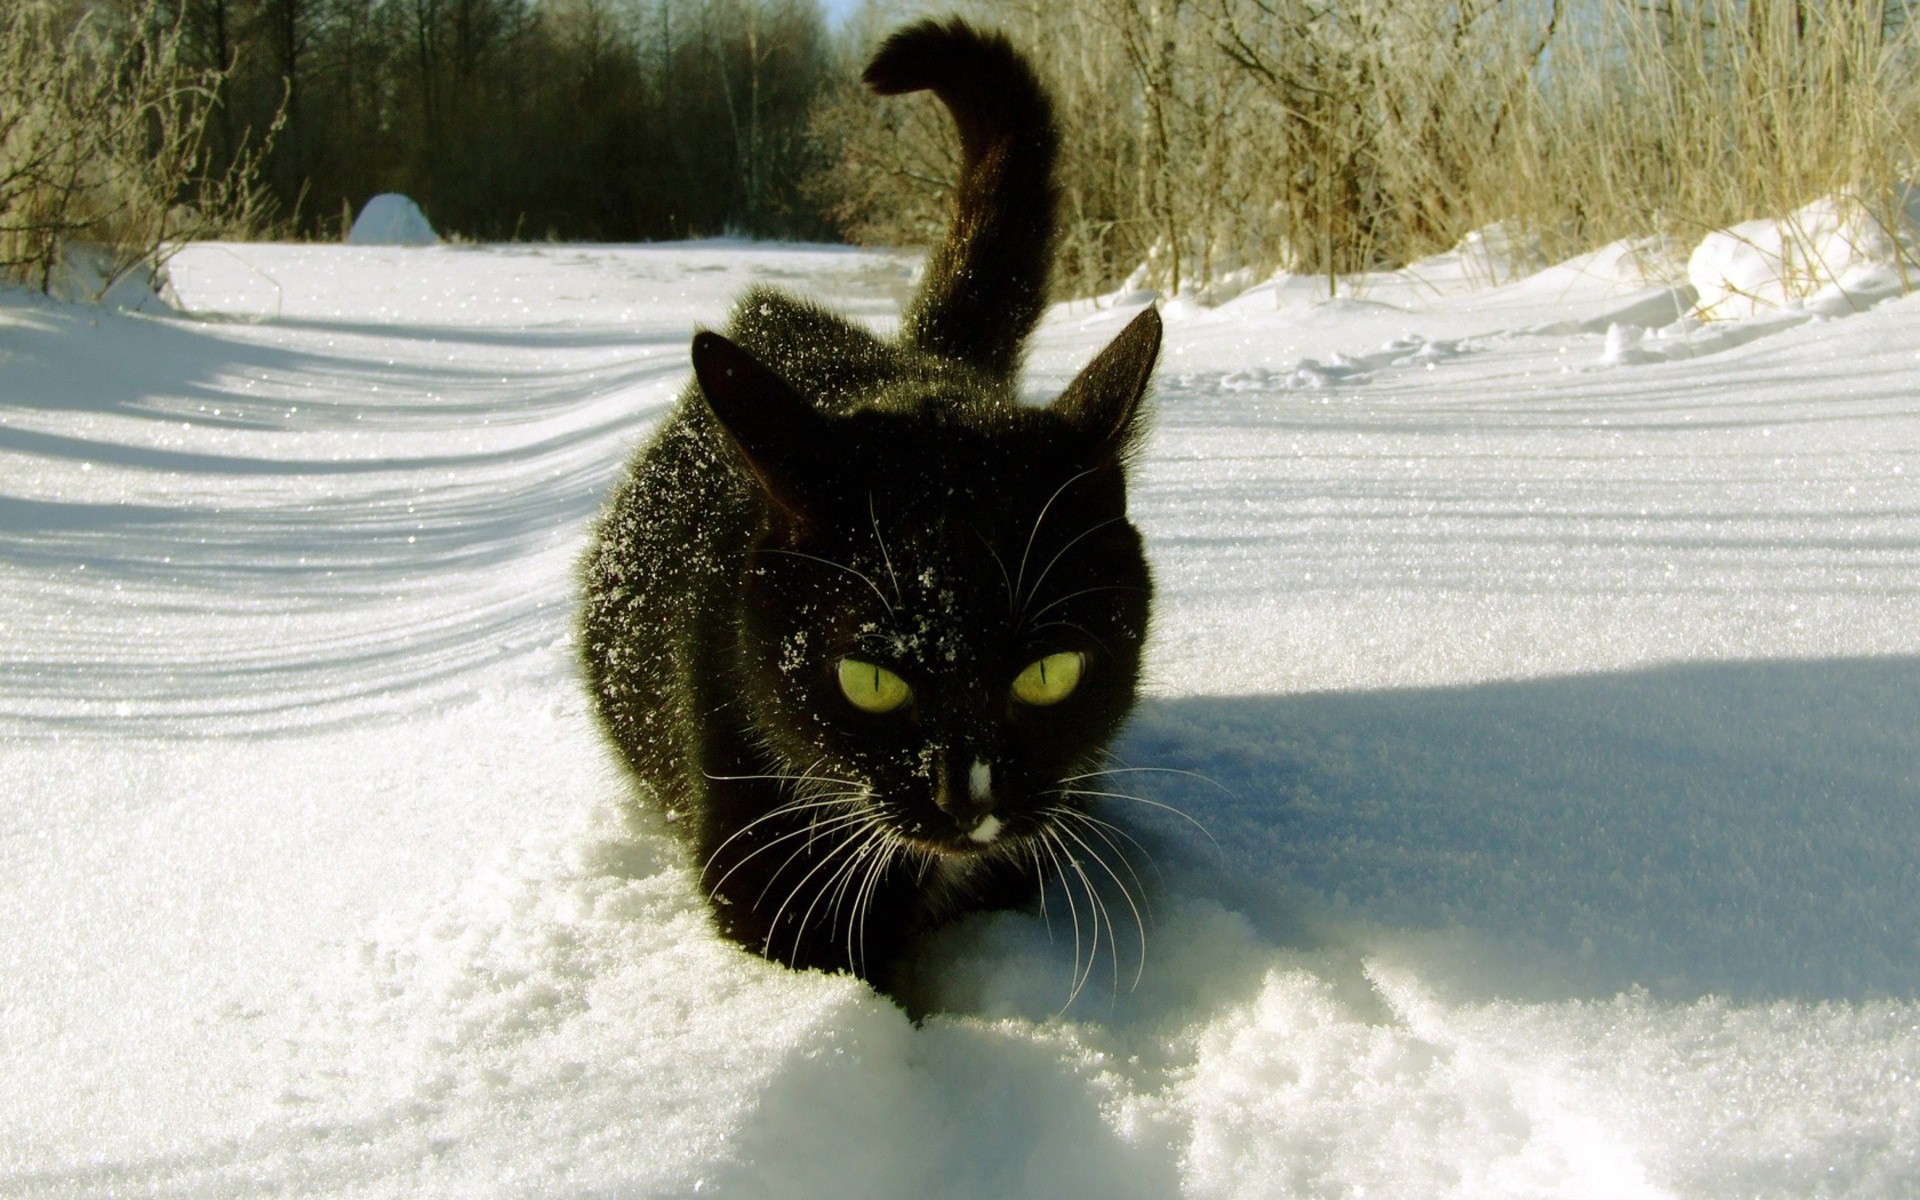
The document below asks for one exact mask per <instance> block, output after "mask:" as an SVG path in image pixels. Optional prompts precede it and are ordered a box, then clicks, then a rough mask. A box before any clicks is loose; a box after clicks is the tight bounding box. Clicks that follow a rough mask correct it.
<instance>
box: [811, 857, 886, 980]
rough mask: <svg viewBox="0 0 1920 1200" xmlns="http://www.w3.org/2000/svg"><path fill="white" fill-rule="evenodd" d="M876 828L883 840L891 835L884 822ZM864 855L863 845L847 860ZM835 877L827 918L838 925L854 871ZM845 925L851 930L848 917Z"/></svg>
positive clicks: (857, 900) (855, 900) (856, 897)
mask: <svg viewBox="0 0 1920 1200" xmlns="http://www.w3.org/2000/svg"><path fill="white" fill-rule="evenodd" d="M877 828H878V831H879V832H880V833H881V834H882V835H883V840H884V839H885V838H886V837H891V836H892V831H891V830H888V829H887V828H886V827H885V825H884V824H877ZM869 840H871V839H869ZM866 857H867V851H866V849H865V847H863V848H862V849H861V850H860V851H858V852H856V853H855V854H854V856H853V858H852V859H850V860H849V861H850V862H852V863H853V864H855V865H857V864H858V863H860V862H862V861H865V859H866ZM836 879H837V880H838V886H837V887H836V888H835V889H834V894H833V909H832V911H831V912H830V913H829V914H828V916H829V919H830V920H831V921H832V922H833V923H834V924H835V925H838V924H839V923H840V910H841V908H842V907H843V903H844V901H845V899H846V894H847V889H848V887H850V886H851V885H852V884H853V879H854V873H853V871H851V870H848V871H845V872H841V873H837V874H836ZM863 882H864V880H863ZM823 890H824V889H823ZM854 905H855V907H856V908H857V907H858V906H859V895H858V890H857V889H856V892H855V897H854ZM847 927H848V930H849V931H851V930H852V927H853V926H852V921H851V918H849V921H848V926H847ZM849 965H851V963H849Z"/></svg>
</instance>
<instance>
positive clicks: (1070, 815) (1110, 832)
mask: <svg viewBox="0 0 1920 1200" xmlns="http://www.w3.org/2000/svg"><path fill="white" fill-rule="evenodd" d="M1047 811H1048V812H1049V813H1050V814H1052V815H1054V816H1057V817H1060V818H1061V819H1063V820H1069V821H1078V822H1079V823H1080V824H1081V825H1082V826H1084V827H1085V828H1086V830H1087V832H1088V833H1091V834H1092V835H1093V836H1095V837H1097V838H1099V839H1100V840H1101V841H1102V842H1103V843H1105V844H1106V846H1107V848H1108V849H1110V850H1112V851H1113V852H1114V853H1115V854H1117V855H1119V856H1120V864H1121V865H1122V866H1124V867H1126V869H1127V874H1129V875H1131V876H1133V882H1134V884H1135V886H1137V887H1138V888H1139V889H1140V895H1141V896H1142V897H1143V898H1144V897H1145V896H1146V894H1147V881H1146V880H1144V879H1142V878H1140V872H1139V871H1137V870H1135V869H1134V865H1133V859H1132V858H1131V857H1130V856H1129V855H1128V854H1127V851H1126V848H1125V847H1123V846H1122V845H1120V843H1118V842H1116V841H1114V840H1113V837H1114V835H1117V836H1119V837H1123V838H1125V839H1126V840H1127V841H1128V842H1130V843H1132V845H1133V848H1134V849H1136V850H1138V851H1139V852H1140V853H1141V854H1143V855H1145V856H1146V859H1147V864H1148V865H1149V866H1151V867H1153V868H1154V870H1155V871H1158V870H1159V863H1157V862H1155V861H1154V857H1153V851H1151V850H1149V849H1147V848H1146V847H1145V846H1144V845H1142V844H1141V842H1140V839H1139V838H1137V837H1134V836H1133V835H1132V834H1130V833H1128V832H1127V831H1126V830H1124V829H1122V828H1120V827H1119V826H1118V825H1115V824H1114V823H1113V822H1111V821H1102V820H1101V819H1100V818H1099V817H1096V816H1094V815H1093V814H1092V813H1089V812H1084V811H1082V810H1080V809H1078V808H1075V807H1073V806H1072V805H1070V804H1056V805H1053V806H1052V807H1050V808H1049V809H1048V810H1047ZM1147 915H1148V916H1149V917H1151V916H1152V915H1153V913H1152V910H1151V909H1149V910H1148V912H1147Z"/></svg>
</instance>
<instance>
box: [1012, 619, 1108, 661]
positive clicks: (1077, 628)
mask: <svg viewBox="0 0 1920 1200" xmlns="http://www.w3.org/2000/svg"><path fill="white" fill-rule="evenodd" d="M1027 628H1028V630H1029V631H1030V632H1032V633H1039V632H1040V631H1041V630H1042V629H1054V628H1059V629H1071V630H1073V631H1074V632H1076V633H1081V634H1085V635H1086V637H1087V639H1088V640H1089V641H1091V642H1094V643H1095V644H1097V645H1098V646H1099V647H1100V648H1101V649H1102V650H1105V651H1107V652H1108V653H1109V654H1111V653H1112V652H1113V647H1111V646H1109V645H1107V639H1105V638H1103V637H1101V636H1100V635H1099V634H1097V633H1095V632H1094V631H1093V630H1091V629H1088V628H1087V627H1086V626H1085V625H1076V624H1074V623H1073V622H1072V621H1046V622H1043V623H1042V624H1039V625H1029V626H1028V627H1027Z"/></svg>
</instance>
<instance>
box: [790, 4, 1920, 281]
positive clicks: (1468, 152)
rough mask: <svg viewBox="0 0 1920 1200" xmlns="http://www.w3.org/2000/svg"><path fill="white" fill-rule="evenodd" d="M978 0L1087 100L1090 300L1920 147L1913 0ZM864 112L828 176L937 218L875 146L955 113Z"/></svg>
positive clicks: (1083, 135)
mask: <svg viewBox="0 0 1920 1200" xmlns="http://www.w3.org/2000/svg"><path fill="white" fill-rule="evenodd" d="M1890 3H1892V4H1894V5H1895V7H1889V4H1890ZM966 7H967V10H968V11H969V12H970V13H972V15H974V16H975V17H977V18H979V19H980V20H982V21H984V22H987V23H991V24H997V25H1001V26H1004V27H1006V28H1008V29H1009V31H1010V32H1012V33H1013V34H1014V35H1015V36H1016V37H1017V38H1018V39H1019V40H1020V41H1021V42H1022V44H1024V45H1027V46H1030V47H1032V48H1033V49H1034V52H1035V54H1036V56H1037V57H1038V58H1039V60H1040V63H1041V67H1042V70H1043V72H1044V73H1046V74H1047V75H1048V76H1049V77H1050V78H1051V79H1052V81H1053V83H1054V86H1055V89H1056V91H1057V93H1058V94H1059V96H1060V100H1061V109H1062V114H1063V118H1064V124H1065V125H1066V128H1067V132H1068V136H1067V139H1066V140H1067V149H1068V153H1067V156H1066V159H1065V161H1064V162H1063V172H1064V175H1065V178H1064V180H1063V183H1064V185H1065V187H1064V190H1065V216H1066V221H1067V226H1068V228H1067V230H1066V231H1065V232H1066V239H1065V240H1066V253H1065V255H1064V256H1063V261H1062V265H1061V284H1062V290H1063V291H1067V292H1076V293H1082V294H1084V293H1086V292H1091V291H1098V290H1101V289H1103V288H1110V287H1112V286H1114V285H1115V284H1117V283H1118V282H1119V281H1120V280H1121V279H1122V278H1124V277H1125V276H1126V275H1127V274H1128V273H1129V272H1130V271H1131V270H1132V269H1133V268H1134V267H1135V266H1136V265H1137V264H1140V263H1146V264H1147V265H1148V274H1149V276H1150V278H1151V281H1152V282H1153V283H1154V284H1155V285H1156V286H1159V287H1161V288H1165V289H1176V290H1177V289H1198V290H1202V291H1204V290H1205V289H1206V288H1207V287H1208V286H1209V285H1210V284H1212V283H1213V282H1214V281H1216V280H1218V279H1220V278H1221V277H1222V276H1225V275H1228V274H1230V273H1232V272H1234V271H1236V270H1241V269H1245V268H1250V269H1252V271H1254V272H1255V273H1265V272H1267V271H1270V270H1272V269H1274V268H1278V267H1285V268H1288V269H1292V270H1296V271H1303V272H1314V273H1326V274H1329V275H1330V276H1338V275H1339V274H1341V273H1344V272H1348V271H1353V270H1356V269H1360V268H1363V267H1368V266H1375V265H1382V264H1392V263H1401V262H1407V261H1410V260H1412V259H1415V258H1418V257H1420V256H1422V255H1425V254H1429V253H1432V252H1434V251H1437V250H1441V249H1445V248H1447V247H1450V246H1452V245H1454V244H1456V243H1458V242H1459V241H1460V239H1462V238H1463V237H1464V236H1465V235H1467V234H1468V233H1469V232H1471V231H1473V230H1475V229H1479V228H1482V227H1484V226H1487V225H1490V224H1493V223H1495V222H1501V223H1503V224H1505V225H1506V227H1507V229H1508V231H1509V232H1510V233H1512V234H1515V235H1518V236H1520V237H1521V238H1523V239H1524V240H1525V241H1526V242H1527V243H1529V244H1532V245H1535V246H1537V247H1538V248H1539V249H1540V250H1541V251H1542V252H1543V253H1545V254H1546V255H1548V256H1553V257H1557V256H1561V255H1564V254H1570V253H1574V252H1577V251H1579V250H1583V249H1588V248H1591V247H1593V246H1596V245H1599V244H1602V243H1605V242H1608V241H1611V240H1614V239H1617V238H1623V237H1643V236H1649V235H1663V236H1665V237H1668V238H1670V239H1672V240H1673V241H1675V242H1676V243H1678V244H1681V245H1686V244H1691V243H1692V242H1694V241H1697V240H1698V239H1699V238H1700V237H1701V236H1702V235H1703V234H1704V233H1705V232H1707V231H1708V230H1711V229H1715V228H1720V227H1723V226H1725V225H1728V224H1730V223H1733V222H1736V221H1741V220H1747V219H1752V218H1756V217H1784V216H1785V215H1786V214H1788V213H1789V212H1791V211H1792V210H1794V209H1796V208H1798V207H1799V206H1801V205H1803V204H1805V203H1807V202H1808V201H1810V200H1812V199H1815V198H1816V197H1819V196H1822V195H1827V194H1832V193H1846V194H1849V195H1852V196H1854V197H1856V198H1858V199H1859V200H1860V201H1861V202H1862V203H1864V204H1865V205H1866V206H1867V207H1868V208H1869V209H1872V210H1875V211H1878V212H1882V213H1886V214H1888V215H1891V206H1892V204H1893V202H1894V198H1895V196H1896V194H1897V183H1898V181H1899V180H1900V178H1901V177H1902V176H1903V175H1905V176H1909V177H1910V176H1911V175H1912V174H1913V172H1914V169H1915V164H1916V163H1920V13H1916V16H1915V18H1913V19H1909V18H1907V17H1906V16H1905V9H1904V7H1901V6H1898V4H1897V0H1846V2H1844V3H1843V2H1841V0H1337V2H1336V0H973V2H972V3H970V4H968V5H967V6H966ZM1916 7H1920V6H1916ZM875 26H876V27H881V23H878V22H876V23H875ZM858 57H859V55H858V54H857V53H855V54H852V55H850V59H851V60H857V59H858ZM867 103H869V104H871V103H873V102H872V101H867ZM891 103H902V102H891ZM905 103H911V101H908V102H905ZM852 107H853V106H852V104H851V103H850V102H849V98H847V97H845V96H843V97H842V99H841V101H840V108H839V111H838V112H823V113H822V114H820V124H821V125H822V126H826V127H831V128H832V130H833V131H834V133H835V134H836V139H835V140H832V141H830V143H829V144H828V154H827V158H828V160H829V161H828V166H827V171H828V172H829V174H828V176H827V181H828V182H827V185H826V186H831V172H832V171H834V170H837V169H838V168H839V165H840V164H842V163H846V162H848V161H850V160H854V161H858V162H860V163H863V164H865V167H864V168H863V169H864V174H863V175H862V176H861V179H862V181H863V182H862V189H863V190H862V194H861V200H860V207H861V209H862V210H863V211H865V212H871V213H905V212H912V213H914V214H915V221H916V222H917V223H919V224H922V225H924V224H925V223H926V216H925V211H926V209H927V206H928V204H929V203H930V202H931V201H932V200H937V197H938V192H939V188H940V182H939V181H938V180H935V181H932V182H931V183H930V182H929V181H927V180H924V179H919V178H912V177H907V176H902V175H896V176H894V177H892V178H888V177H887V176H886V174H885V172H884V170H880V169H877V168H876V167H875V166H874V164H877V163H884V162H886V161H888V156H889V155H900V154H902V153H903V150H902V147H903V146H904V147H906V149H905V151H904V153H905V154H907V155H910V156H911V157H912V158H913V159H914V161H917V162H921V163H927V162H938V161H939V160H940V157H941V155H940V151H939V148H938V147H937V146H932V147H929V146H928V145H926V144H924V143H926V141H927V139H929V138H932V137H935V136H936V134H935V133H934V132H933V131H935V130H937V129H938V125H937V123H930V122H924V121H923V122H920V123H919V124H918V125H915V126H904V125H902V124H901V123H899V122H885V123H882V122H873V121H870V122H869V123H868V126H867V127H866V128H865V129H859V128H854V127H853V126H854V124H856V123H854V122H851V121H850V119H849V117H848V115H847V114H848V113H849V112H850V111H851V109H852ZM1081 147H1087V148H1088V149H1087V151H1086V152H1084V153H1082V152H1081V150H1080V148H1081ZM922 173H924V172H922ZM850 232H852V233H854V234H855V235H860V234H862V233H865V234H867V235H869V236H872V235H874V234H883V235H887V234H890V235H893V236H896V237H897V236H898V235H899V233H901V232H903V231H902V230H900V229H898V228H897V227H894V228H888V227H885V226H884V223H879V222H875V223H873V224H872V225H871V226H869V227H866V228H862V227H861V225H860V223H859V222H857V221H856V222H850Z"/></svg>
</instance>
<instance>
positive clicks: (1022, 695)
mask: <svg viewBox="0 0 1920 1200" xmlns="http://www.w3.org/2000/svg"><path fill="white" fill-rule="evenodd" d="M1086 666H1087V656H1086V655H1084V654H1077V653H1075V652H1073V651H1071V650H1069V651H1067V652H1066V653H1064V654H1049V655H1047V656H1046V657H1045V658H1043V659H1041V660H1040V661H1038V662H1036V663H1032V664H1030V665H1029V666H1028V667H1027V669H1026V670H1024V671H1022V672H1020V674H1019V675H1018V676H1016V677H1015V679H1014V681H1013V698H1014V699H1016V700H1018V701H1020V703H1022V704H1034V705H1045V704H1058V703H1060V702H1061V701H1062V700H1065V699H1066V698H1067V697H1068V696H1071V695H1073V689H1074V688H1077V687H1079V686H1080V673H1081V672H1082V671H1084V670H1085V669H1086Z"/></svg>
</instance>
